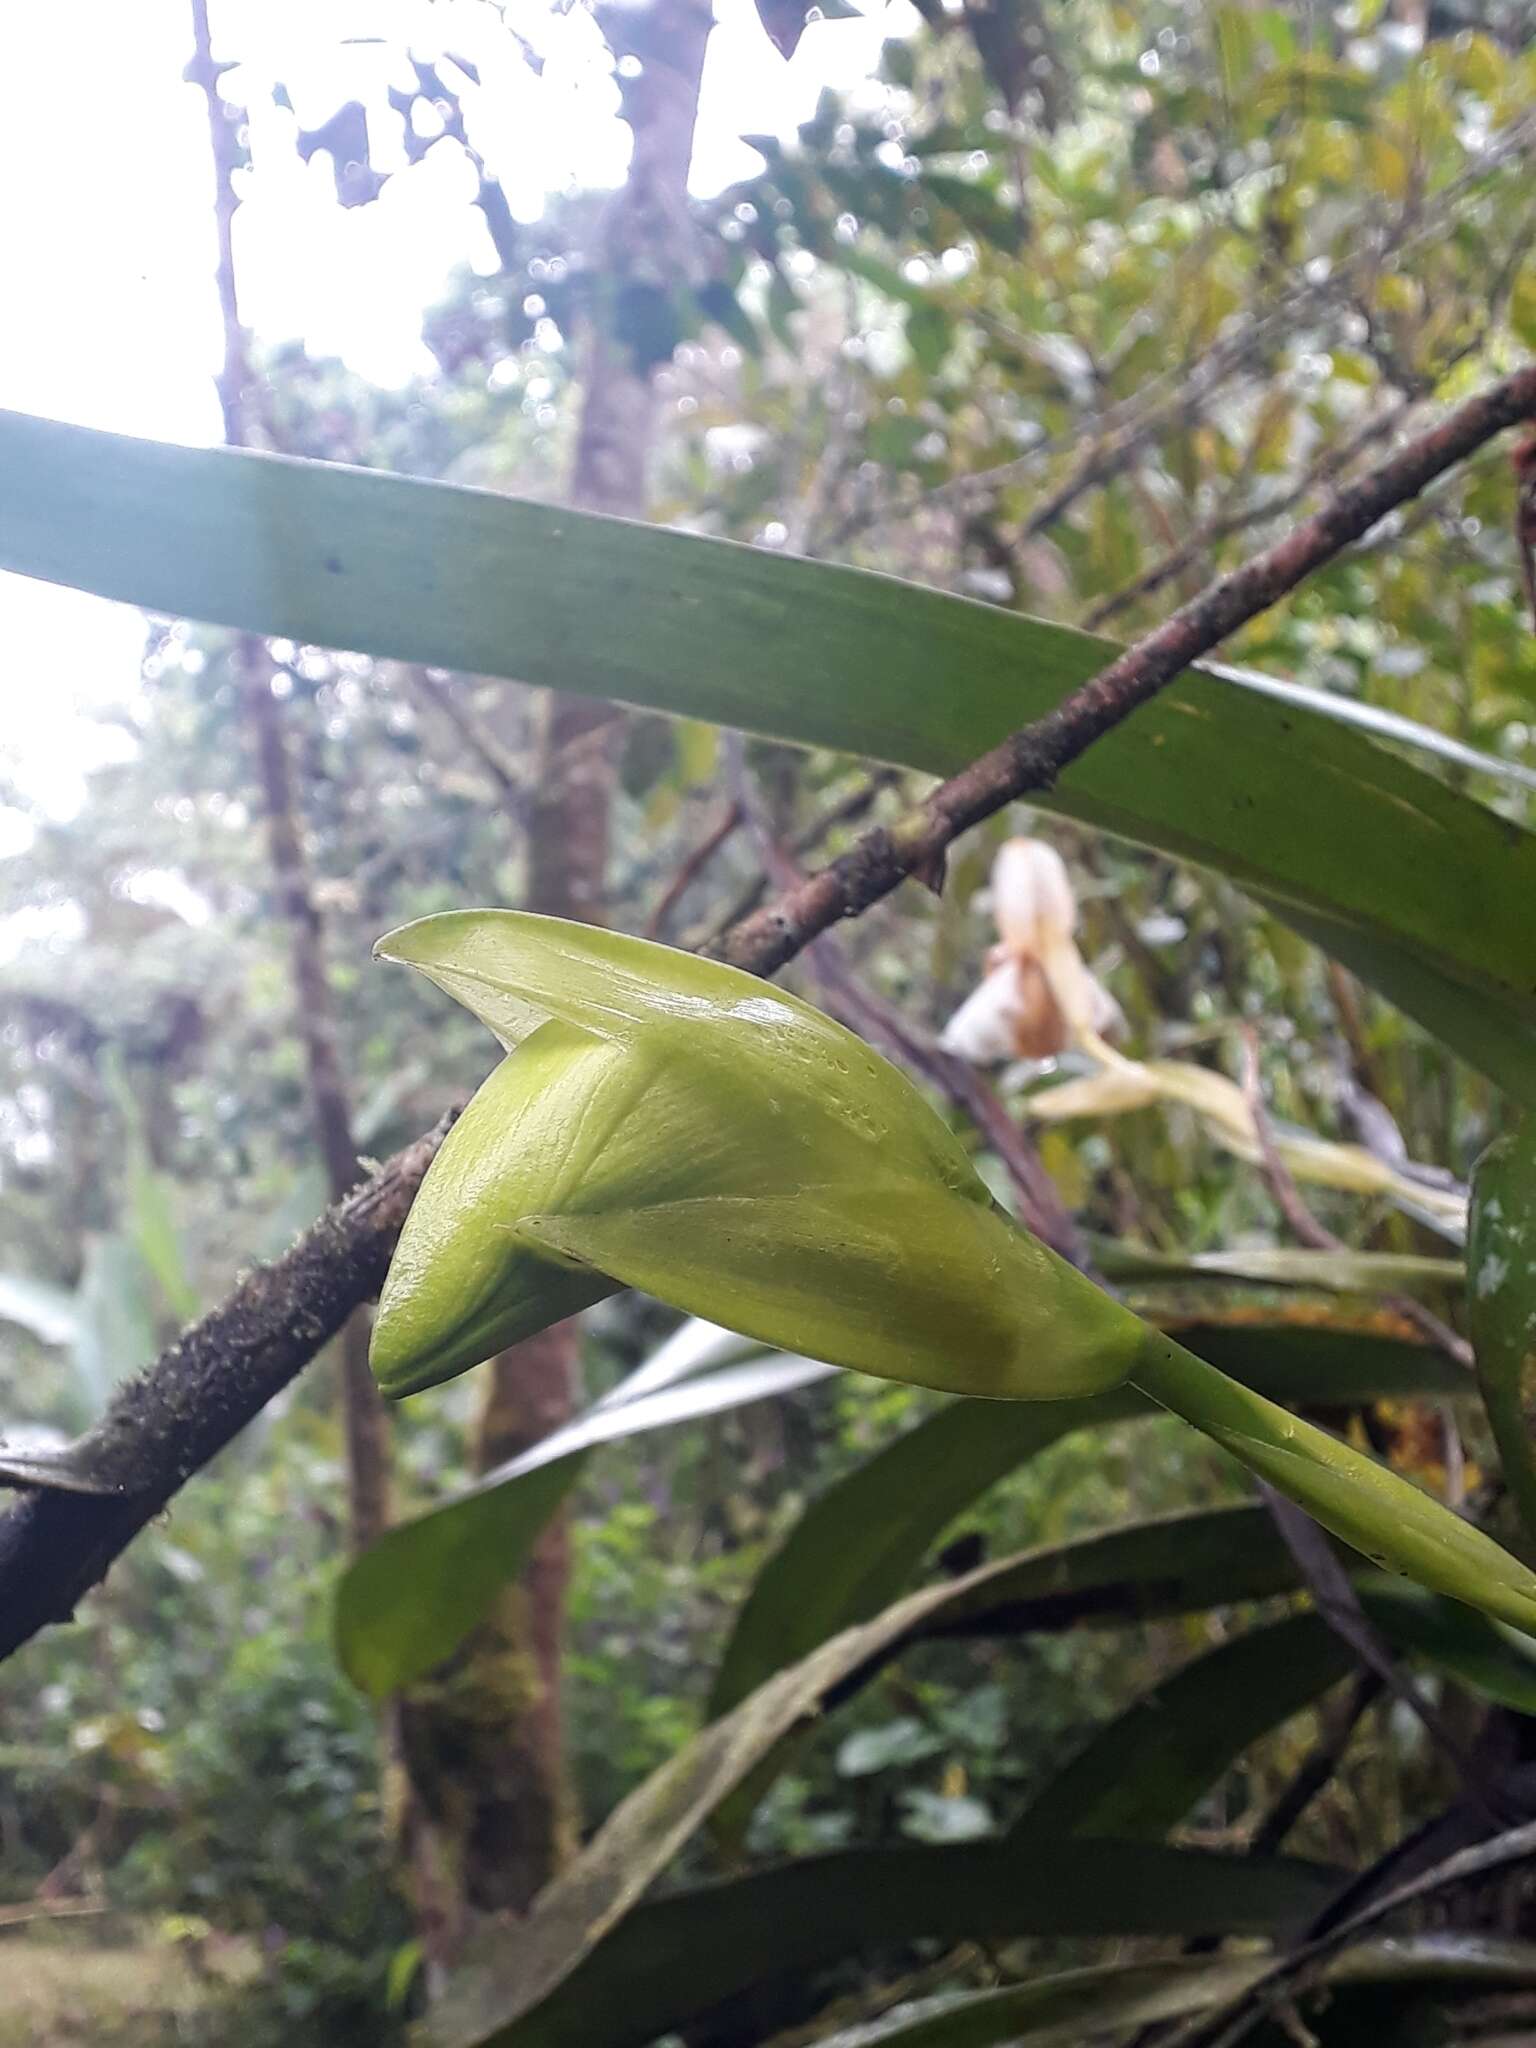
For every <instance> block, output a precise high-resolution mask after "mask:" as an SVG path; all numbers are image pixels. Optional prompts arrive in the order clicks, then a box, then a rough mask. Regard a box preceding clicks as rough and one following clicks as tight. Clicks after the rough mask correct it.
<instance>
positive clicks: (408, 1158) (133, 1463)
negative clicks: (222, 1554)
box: [0, 1112, 456, 1658]
mask: <svg viewBox="0 0 1536 2048" xmlns="http://www.w3.org/2000/svg"><path fill="white" fill-rule="evenodd" d="M453 1114H456V1112H455V1113H451V1114H450V1115H448V1116H446V1117H445V1118H444V1119H443V1120H442V1122H441V1123H439V1124H438V1125H437V1127H436V1128H435V1129H434V1130H432V1131H429V1132H428V1133H427V1135H426V1136H425V1137H423V1138H418V1139H417V1140H416V1141H415V1143H414V1144H411V1145H408V1146H406V1148H405V1150H404V1151H403V1152H397V1153H396V1154H395V1156H394V1158H393V1159H391V1160H390V1161H389V1162H388V1164H387V1165H385V1166H384V1167H382V1168H381V1169H380V1170H379V1172H378V1173H376V1174H375V1175H374V1176H373V1178H372V1179H371V1180H367V1181H364V1182H363V1184H362V1186H361V1187H359V1188H357V1189H355V1190H354V1191H353V1193H351V1194H350V1195H348V1196H347V1198H346V1199H345V1201H342V1202H339V1203H337V1205H336V1206H335V1207H334V1208H332V1209H328V1210H327V1211H326V1212H325V1214H324V1215H323V1216H322V1217H321V1218H320V1219H319V1221H318V1222H317V1223H314V1224H312V1225H311V1226H310V1228H309V1229H308V1230H306V1231H305V1233H304V1234H303V1236H302V1237H300V1238H299V1239H298V1241H297V1242H296V1243H295V1244H294V1246H293V1247H292V1249H291V1250H289V1251H286V1252H284V1253H283V1255H282V1257H281V1258H279V1259H275V1260H273V1262H272V1263H271V1264H270V1265H268V1266H258V1267H257V1268H256V1270H255V1271H254V1272H252V1273H250V1274H248V1275H247V1276H246V1278H245V1279H244V1280H242V1281H241V1282H240V1284H239V1286H238V1287H236V1288H235V1290H234V1292H233V1293H232V1294H231V1295H229V1296H228V1297H227V1298H226V1299H225V1300H224V1301H222V1302H220V1304H219V1305H218V1307H217V1308H215V1309H213V1310H211V1311H210V1312H209V1313H208V1314H207V1315H206V1316H204V1317H203V1319H202V1320H201V1321H200V1322H197V1323H194V1324H193V1325H192V1327H191V1328H190V1329H188V1330H185V1331H183V1333H182V1334H181V1336H180V1337H178V1338H177V1340H176V1342H175V1343H174V1344H173V1345H171V1346H170V1348H169V1349H168V1350H166V1351H164V1352H162V1353H161V1355H160V1357H159V1358H157V1359H156V1360H155V1362H154V1364H153V1365H151V1366H150V1367H149V1368H148V1369H147V1370H146V1371H145V1372H143V1373H141V1374H139V1376H138V1377H137V1378H136V1379H132V1380H129V1381H128V1382H127V1383H126V1385H124V1386H123V1387H122V1389H121V1390H120V1391H119V1393H118V1395H117V1397H116V1399H115V1400H114V1401H113V1403H112V1405H111V1407H110V1408H109V1409H108V1410H107V1413H106V1415H105V1416H104V1417H103V1418H102V1420H101V1421H100V1422H99V1423H98V1424H97V1425H96V1427H95V1428H94V1429H93V1430H92V1431H91V1432H90V1433H89V1435H87V1436H85V1437H82V1438H81V1439H80V1440H79V1442H78V1443H76V1444H73V1445H71V1446H70V1448H69V1451H68V1452H66V1453H64V1454H63V1455H64V1456H65V1457H67V1458H68V1459H69V1460H70V1462H71V1468H72V1483H73V1487H74V1489H75V1490H72V1491H62V1490H60V1477H61V1475H60V1474H59V1473H58V1472H56V1471H54V1472H48V1473H47V1477H46V1481H45V1483H44V1484H42V1485H40V1486H39V1487H38V1488H37V1490H36V1491H32V1492H28V1493H27V1494H25V1495H24V1496H23V1498H22V1499H20V1500H19V1501H17V1502H16V1504H15V1505H14V1506H13V1507H11V1508H9V1509H8V1510H7V1511H6V1513H5V1514H3V1515H0V1658H3V1657H8V1656H9V1655H10V1654H11V1653H12V1651H14V1650H16V1649H18V1648H19V1647H20V1646H21V1644H23V1643H25V1642H26V1641H27V1640H28V1639H29V1638H30V1637H31V1636H34V1635H35V1634H36V1633H37V1631H38V1630H39V1629H40V1628H44V1627H46V1626H47V1624H48V1623H49V1622H53V1621H67V1620H68V1619H69V1618H70V1616H71V1614H72V1612H73V1610H74V1606H75V1602H76V1601H77V1600H78V1599H79V1598H80V1597H81V1595H82V1594H83V1593H86V1592H88V1591H89V1590H90V1588H91V1587H92V1586H94V1585H95V1584H96V1583H97V1581H98V1580H99V1579H101V1578H102V1577H103V1576H104V1574H105V1573H106V1570H107V1568H108V1566H109V1565H110V1564H111V1563H112V1562H113V1560H114V1559H115V1558H117V1557H118V1556H120V1555H121V1553H122V1552H123V1551H124V1550H125V1549H126V1548H127V1546H128V1544H129V1543H130V1542H131V1541H132V1540H133V1538H134V1537H135V1536H136V1535H137V1534H138V1533H139V1531H140V1530H141V1529H142V1528H144V1527H145V1525H146V1524H147V1523H149V1522H151V1521H153V1520H154V1518H155V1516H156V1515H158V1514H159V1513H160V1511H161V1509H162V1508H163V1507H164V1506H165V1504H166V1502H167V1501H169V1500H170V1498H171V1497H172V1495H173V1494H175V1493H176V1492H177V1491H178V1490H179V1489H180V1488H181V1487H182V1486H183V1485H184V1484H185V1482H186V1481H187V1480H188V1479H190V1478H191V1476H192V1474H193V1473H194V1472H196V1471H198V1470H199V1469H200V1468H201V1467H202V1466H204V1465H206V1464H207V1463H208V1461H209V1460H210V1459H211V1458H213V1457H215V1456H216V1455H217V1453H218V1452H220V1451H221V1450H223V1449H224V1447H225V1445H226V1444H228V1443H229V1442H230V1441H231V1439H232V1438H233V1437H235V1436H236V1435H238V1433H239V1432H240V1431H241V1430H242V1429H244V1427H245V1425H246V1424H247V1423H248V1422H250V1421H251V1420H252V1418H253V1417H254V1416H256V1415H257V1414H258V1413H259V1412H260V1411H261V1409H262V1408H264V1407H265V1406H266V1404H267V1402H268V1401H270V1400H271V1399H272V1397H273V1395H274V1394H277V1393H279V1392H281V1390H282V1389H283V1388H284V1387H286V1386H287V1385H288V1383H289V1381H290V1380H292V1379H293V1378H295V1376H296V1375H297V1374H298V1373H299V1372H300V1371H301V1370H302V1368H303V1367H304V1366H305V1365H307V1364H308V1363H309V1361H310V1359H312V1358H313V1357H314V1355H315V1353H316V1352H317V1351H319V1349H320V1348H321V1346H322V1345H323V1344H326V1343H328V1342H329V1340H330V1339H331V1338H332V1337H334V1336H335V1335H336V1333H337V1331H338V1330H339V1329H340V1328H341V1327H342V1325H343V1324H344V1323H345V1322H346V1320H347V1318H348V1316H350V1315H351V1314H352V1312H353V1310H354V1309H356V1308H358V1307H360V1306H361V1304H362V1303H364V1302H366V1301H371V1300H372V1299H373V1297H374V1295H375V1294H377V1292H378V1290H379V1288H380V1286H381V1285H382V1283H383V1279H384V1274H385V1272H386V1270H387V1269H388V1266H389V1259H390V1254H391V1253H392V1252H393V1250H394V1246H395V1239H396V1238H397V1237H398V1236H399V1234H400V1226H401V1224H402V1223H403V1222H404V1221H405V1216H406V1211H407V1210H408V1209H409V1208H410V1206H411V1202H412V1200H413V1199H414V1197H415V1194H416V1190H417V1188H418V1187H419V1186H420V1185H421V1180H422V1176H423V1175H424V1174H425V1172H426V1170H427V1168H428V1166H430V1164H431V1163H432V1160H433V1158H434V1157H435V1156H436V1153H437V1148H438V1146H439V1145H440V1144H441V1143H442V1141H443V1138H444V1137H445V1135H446V1134H447V1131H448V1127H449V1125H450V1124H451V1123H452V1121H453ZM28 1462H29V1461H28V1460H26V1459H24V1458H15V1459H12V1458H0V1468H3V1469H6V1470H8V1472H9V1475H10V1476H11V1478H12V1479H13V1481H14V1480H20V1481H21V1482H22V1483H23V1484H25V1483H26V1481H27V1479H28V1472H27V1464H28ZM45 1470H46V1468H45V1467H44V1466H43V1465H41V1464H40V1466H39V1471H38V1477H39V1479H43V1478H44V1473H45ZM105 1488H110V1489H112V1490H111V1491H102V1490H101V1489H105Z"/></svg>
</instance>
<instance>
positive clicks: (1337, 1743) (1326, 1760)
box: [1248, 1671, 1383, 1861]
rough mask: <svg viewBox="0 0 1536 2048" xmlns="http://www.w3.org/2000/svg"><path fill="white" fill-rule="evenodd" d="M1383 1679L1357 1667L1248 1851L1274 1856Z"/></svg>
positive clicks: (1258, 1856) (1324, 1780)
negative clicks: (1342, 1694)
mask: <svg viewBox="0 0 1536 2048" xmlns="http://www.w3.org/2000/svg"><path fill="white" fill-rule="evenodd" d="M1382 1689H1383V1688H1382V1681H1381V1679H1380V1678H1379V1677H1378V1676H1377V1675H1376V1673H1375V1672H1374V1671H1357V1672H1356V1673H1355V1681H1354V1684H1353V1685H1352V1686H1351V1688H1350V1690H1349V1694H1348V1696H1347V1697H1346V1698H1345V1699H1344V1700H1343V1701H1342V1703H1341V1704H1340V1706H1339V1710H1338V1712H1337V1713H1336V1714H1335V1715H1334V1716H1333V1718H1332V1721H1331V1724H1330V1725H1329V1727H1327V1728H1326V1729H1325V1730H1324V1731H1323V1733H1322V1734H1321V1735H1320V1736H1319V1737H1318V1739H1317V1741H1316V1742H1315V1743H1314V1744H1313V1745H1312V1747H1311V1748H1310V1749H1309V1750H1308V1751H1307V1753H1306V1755H1305V1756H1304V1757H1303V1758H1302V1760H1301V1762H1300V1763H1299V1764H1298V1765H1297V1767H1296V1771H1295V1775H1294V1776H1293V1777H1292V1778H1291V1781H1290V1783H1289V1784H1288V1785H1287V1786H1286V1787H1285V1789H1284V1791H1283V1792H1282V1793H1281V1794H1280V1796H1279V1798H1278V1799H1277V1800H1276V1801H1275V1803H1274V1805H1273V1806H1272V1807H1271V1808H1270V1809H1269V1812H1268V1813H1266V1814H1265V1816H1264V1818H1263V1819H1262V1820H1261V1821H1260V1822H1259V1824H1258V1826H1257V1827H1256V1828H1255V1829H1254V1831H1253V1839H1252V1841H1251V1842H1250V1843H1249V1844H1248V1854H1249V1855H1250V1856H1252V1857H1253V1858H1254V1859H1255V1860H1256V1861H1262V1859H1263V1858H1265V1857H1266V1856H1273V1855H1274V1854H1275V1853H1276V1851H1277V1850H1278V1849H1279V1848H1280V1847H1281V1845H1282V1844H1283V1842H1284V1841H1285V1838H1286V1836H1287V1835H1288V1834H1289V1833H1290V1832H1291V1829H1292V1828H1293V1827H1295V1825H1296V1823H1297V1822H1298V1821H1299V1820H1300V1819H1301V1817H1302V1815H1303V1814H1304V1813H1305V1812H1306V1810H1307V1808H1308V1807H1309V1806H1310V1805H1311V1804H1312V1802H1313V1800H1314V1799H1315V1798H1316V1797H1317V1795H1318V1794H1319V1792H1321V1791H1322V1789H1323V1787H1324V1786H1325V1785H1326V1784H1327V1783H1328V1781H1329V1780H1330V1779H1331V1778H1332V1776H1333V1774H1334V1772H1335V1771H1337V1769H1338V1768H1339V1765H1340V1764H1341V1763H1342V1762H1343V1760H1344V1752H1345V1751H1346V1750H1347V1749H1348V1748H1349V1743H1350V1738H1351V1736H1352V1735H1353V1734H1354V1732H1355V1729H1356V1728H1357V1727H1358V1726H1359V1723H1360V1717H1361V1716H1362V1715H1363V1714H1364V1712H1365V1710H1366V1708H1367V1707H1369V1706H1370V1704H1371V1702H1372V1701H1373V1700H1374V1699H1377V1698H1379V1696H1380V1694H1381V1692H1382Z"/></svg>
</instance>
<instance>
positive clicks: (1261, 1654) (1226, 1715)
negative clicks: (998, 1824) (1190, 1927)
mask: <svg viewBox="0 0 1536 2048" xmlns="http://www.w3.org/2000/svg"><path fill="white" fill-rule="evenodd" d="M1354 1666H1355V1658H1354V1653H1353V1651H1352V1650H1351V1649H1350V1648H1349V1646H1348V1644H1347V1643H1345V1642H1344V1641H1343V1640H1342V1638H1341V1637H1339V1636H1338V1635H1337V1634H1335V1632H1334V1631H1333V1630H1332V1629H1331V1628H1330V1627H1329V1626H1328V1624H1327V1622H1325V1621H1324V1620H1323V1619H1322V1617H1321V1616H1320V1615H1315V1614H1296V1615H1291V1616H1289V1617H1288V1618H1287V1619H1286V1620H1284V1621H1277V1622H1273V1623H1271V1624H1270V1625H1269V1626H1268V1627H1265V1628H1254V1629H1250V1630H1248V1632H1247V1633H1246V1634H1245V1635H1240V1636H1237V1637H1235V1638H1234V1639H1233V1640H1232V1641H1231V1642H1226V1643H1222V1644H1220V1645H1219V1646H1218V1647H1217V1648H1216V1649H1214V1650H1209V1651H1207V1652H1206V1654H1205V1655H1204V1656H1203V1657H1197V1658H1195V1659H1194V1661H1193V1662H1192V1663H1189V1664H1186V1665H1184V1666H1183V1667H1182V1668H1181V1669H1180V1670H1178V1671H1175V1672H1174V1673H1173V1674H1172V1675H1171V1676H1170V1677H1168V1678H1166V1679H1164V1680H1163V1681H1162V1683H1161V1684H1159V1685H1157V1686H1154V1687H1153V1689H1152V1690H1151V1691H1150V1692H1148V1693H1144V1694H1143V1695H1142V1697H1141V1698H1140V1699H1139V1700H1137V1701H1136V1702H1135V1704H1134V1705H1133V1706H1130V1707H1128V1708H1127V1709H1126V1711H1125V1712H1124V1713H1123V1714H1120V1715H1118V1716H1117V1717H1116V1718H1115V1719H1114V1720H1113V1721H1111V1722H1110V1723H1109V1724H1108V1725H1107V1726H1106V1727H1104V1728H1101V1729H1100V1730H1099V1731H1098V1733H1097V1734H1095V1735H1094V1736H1093V1737H1092V1738H1091V1739H1090V1740H1089V1742H1088V1743H1087V1745H1086V1746H1085V1747H1084V1748H1083V1749H1081V1750H1079V1752H1078V1753H1077V1755H1076V1756H1075V1757H1073V1759H1072V1760H1071V1762H1070V1763H1069V1764H1067V1765H1066V1767H1065V1769H1063V1770H1061V1771H1059V1772H1058V1773H1057V1774H1056V1776H1055V1777H1054V1778H1052V1780H1051V1781H1050V1783H1049V1784H1048V1785H1047V1786H1046V1787H1045V1788H1044V1790H1043V1791H1041V1792H1040V1793H1039V1794H1038V1795H1037V1796H1036V1797H1035V1798H1034V1799H1033V1800H1031V1802H1030V1804H1029V1805H1028V1807H1026V1809H1025V1810H1024V1812H1023V1813H1022V1814H1021V1815H1020V1817H1019V1819H1018V1820H1017V1821H1016V1822H1015V1824H1014V1826H1013V1827H1012V1828H1011V1829H1010V1830H1009V1839H1010V1841H1012V1842H1014V1843H1015V1844H1016V1846H1017V1847H1018V1849H1019V1851H1020V1853H1021V1855H1035V1854H1038V1853H1039V1851H1040V1848H1041V1846H1042V1844H1044V1843H1052V1842H1056V1841H1059V1840H1060V1839H1061V1838H1062V1837H1063V1836H1066V1835H1114V1836H1118V1837H1120V1838H1121V1839H1123V1840H1127V1841H1132V1840H1136V1841H1142V1840H1150V1841H1155V1840H1157V1839H1158V1838H1159V1837H1160V1836H1162V1835H1164V1834H1166V1833H1167V1831H1168V1830H1169V1828H1171V1827H1173V1826H1174V1825H1175V1824H1176V1823H1177V1822H1179V1821H1181V1820H1182V1819H1183V1818H1184V1816H1185V1814H1186V1813H1187V1812H1188V1811H1189V1809H1190V1807H1191V1806H1193V1805H1194V1803H1195V1801H1196V1800H1197V1799H1198V1798H1199V1797H1200V1795H1201V1794H1202V1793H1203V1792H1205V1791H1207V1790H1208V1789H1209V1787H1210V1786H1212V1785H1213V1784H1215V1782H1216V1780H1217V1779H1218V1778H1219V1777H1221V1776H1222V1774H1223V1773H1224V1772H1225V1771H1226V1770H1227V1769H1228V1767H1229V1766H1230V1765H1231V1764H1233V1763H1234V1762H1235V1761H1236V1760H1237V1758H1238V1757H1239V1756H1241V1755H1242V1753H1243V1751H1244V1750H1245V1749H1247V1748H1248V1747H1249V1745H1250V1744H1251V1743H1254V1742H1257V1741H1258V1739H1259V1737H1260V1736H1261V1735H1266V1734H1268V1732H1269V1731H1270V1729H1272V1728H1275V1727H1278V1726H1279V1724H1280V1723H1281V1722H1282V1721H1285V1720H1288V1719H1289V1718H1290V1716H1291V1715H1292V1714H1295V1713H1299V1712H1300V1711H1301V1709H1302V1708H1303V1707H1306V1706H1310V1705H1311V1703H1312V1701H1313V1700H1315V1699H1316V1698H1317V1696H1318V1694H1319V1693H1322V1692H1326V1690H1327V1689H1328V1687H1329V1686H1330V1685H1334V1684H1336V1683H1337V1682H1338V1681H1339V1679H1341V1678H1345V1677H1347V1676H1348V1675H1349V1673H1350V1671H1352V1670H1353V1669H1354Z"/></svg>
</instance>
